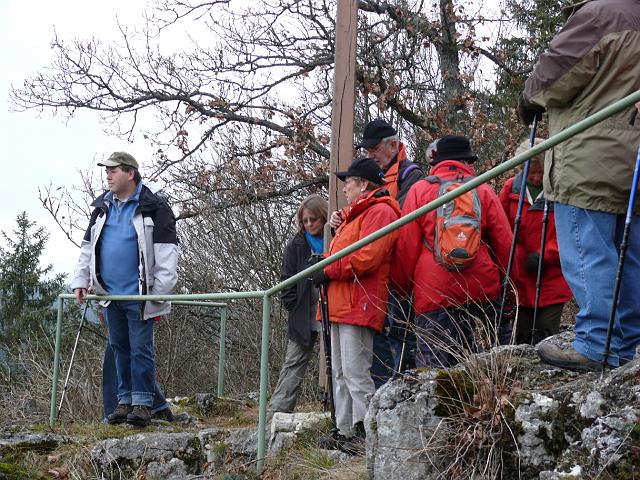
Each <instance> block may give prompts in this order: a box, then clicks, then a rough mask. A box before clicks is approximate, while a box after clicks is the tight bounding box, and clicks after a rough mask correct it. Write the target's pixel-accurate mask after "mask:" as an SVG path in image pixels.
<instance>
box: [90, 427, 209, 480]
mask: <svg viewBox="0 0 640 480" xmlns="http://www.w3.org/2000/svg"><path fill="white" fill-rule="evenodd" d="M201 453H202V452H201V448H200V442H199V441H198V437H196V436H194V435H193V434H191V433H138V434H136V435H132V436H129V437H125V438H122V439H117V438H112V439H108V440H103V441H101V442H98V443H97V444H96V445H95V446H94V447H93V449H92V450H91V459H92V461H93V462H94V463H95V465H96V468H97V469H98V470H99V472H100V473H101V475H103V477H104V478H108V479H111V478H114V479H116V478H120V475H121V473H120V472H129V473H130V474H132V473H133V472H136V471H138V470H139V469H140V468H141V467H142V466H144V465H147V464H149V463H153V462H158V463H165V462H169V461H170V460H171V459H174V458H175V459H177V460H180V461H181V462H183V464H184V465H185V469H186V471H187V473H197V472H198V469H199V466H200V460H201Z"/></svg>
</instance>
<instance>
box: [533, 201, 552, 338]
mask: <svg viewBox="0 0 640 480" xmlns="http://www.w3.org/2000/svg"><path fill="white" fill-rule="evenodd" d="M548 225H549V201H548V200H547V199H546V198H545V199H544V207H543V208H542V238H541V239H540V257H539V258H538V272H537V273H536V299H535V302H534V303H533V321H532V322H531V345H533V344H534V338H535V336H536V320H537V319H538V307H539V304H540V291H541V290H542V269H543V264H544V247H545V246H546V244H547V226H548Z"/></svg>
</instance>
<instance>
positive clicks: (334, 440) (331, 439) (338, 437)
mask: <svg viewBox="0 0 640 480" xmlns="http://www.w3.org/2000/svg"><path fill="white" fill-rule="evenodd" d="M346 441H347V437H345V436H344V435H342V434H341V433H338V430H337V429H333V430H331V431H330V432H328V433H325V434H324V435H320V436H319V437H318V438H317V439H316V445H318V447H319V448H324V449H325V450H340V445H341V444H342V443H344V442H346Z"/></svg>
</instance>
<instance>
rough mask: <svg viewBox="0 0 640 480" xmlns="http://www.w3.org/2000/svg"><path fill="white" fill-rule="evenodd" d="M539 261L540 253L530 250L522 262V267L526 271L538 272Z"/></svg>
mask: <svg viewBox="0 0 640 480" xmlns="http://www.w3.org/2000/svg"><path fill="white" fill-rule="evenodd" d="M539 262H540V254H539V253H538V252H532V253H530V254H529V255H527V259H526V260H525V262H524V269H525V270H526V271H527V273H538V263H539Z"/></svg>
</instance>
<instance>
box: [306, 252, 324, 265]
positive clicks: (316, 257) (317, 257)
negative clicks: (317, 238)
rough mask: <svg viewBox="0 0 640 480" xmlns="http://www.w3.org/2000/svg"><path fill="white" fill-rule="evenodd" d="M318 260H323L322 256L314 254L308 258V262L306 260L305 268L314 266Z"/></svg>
mask: <svg viewBox="0 0 640 480" xmlns="http://www.w3.org/2000/svg"><path fill="white" fill-rule="evenodd" d="M320 260H324V256H323V255H322V254H321V253H314V254H313V255H311V256H310V257H309V260H307V267H311V266H312V265H315V264H316V263H318V262H319V261H320Z"/></svg>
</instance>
